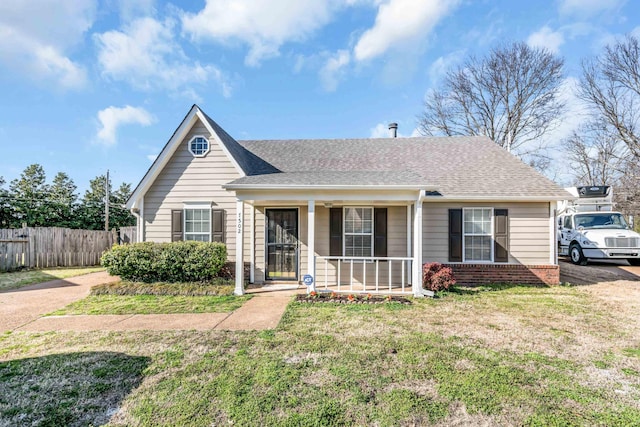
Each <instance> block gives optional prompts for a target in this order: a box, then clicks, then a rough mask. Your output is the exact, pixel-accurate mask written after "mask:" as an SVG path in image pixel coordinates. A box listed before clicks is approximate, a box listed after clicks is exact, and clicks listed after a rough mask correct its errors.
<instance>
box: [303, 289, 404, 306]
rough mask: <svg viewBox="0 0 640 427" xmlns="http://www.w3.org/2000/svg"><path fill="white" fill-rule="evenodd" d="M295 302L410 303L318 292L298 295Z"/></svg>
mask: <svg viewBox="0 0 640 427" xmlns="http://www.w3.org/2000/svg"><path fill="white" fill-rule="evenodd" d="M296 301H297V302H306V303H335V304H385V303H399V304H411V301H410V300H409V299H407V298H405V297H400V296H395V295H385V296H382V295H371V294H339V293H335V292H331V293H325V292H318V293H316V294H298V295H296Z"/></svg>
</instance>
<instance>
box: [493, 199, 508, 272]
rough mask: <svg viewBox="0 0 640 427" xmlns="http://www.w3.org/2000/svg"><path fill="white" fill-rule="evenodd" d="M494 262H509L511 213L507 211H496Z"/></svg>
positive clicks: (494, 212)
mask: <svg viewBox="0 0 640 427" xmlns="http://www.w3.org/2000/svg"><path fill="white" fill-rule="evenodd" d="M493 214H494V217H495V218H494V231H495V232H494V235H495V240H494V243H493V260H494V261H495V262H508V261H509V211H508V210H507V209H495V210H494V211H493Z"/></svg>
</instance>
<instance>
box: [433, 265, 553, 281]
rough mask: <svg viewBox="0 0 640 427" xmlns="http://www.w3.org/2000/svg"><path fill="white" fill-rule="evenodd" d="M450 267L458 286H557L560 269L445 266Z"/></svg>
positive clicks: (504, 266)
mask: <svg viewBox="0 0 640 427" xmlns="http://www.w3.org/2000/svg"><path fill="white" fill-rule="evenodd" d="M445 265H447V266H448V267H451V269H452V270H453V274H454V275H455V278H456V281H457V283H458V284H460V285H469V286H475V285H482V284H487V283H522V284H526V285H557V284H559V283H560V267H559V266H557V265H520V264H445Z"/></svg>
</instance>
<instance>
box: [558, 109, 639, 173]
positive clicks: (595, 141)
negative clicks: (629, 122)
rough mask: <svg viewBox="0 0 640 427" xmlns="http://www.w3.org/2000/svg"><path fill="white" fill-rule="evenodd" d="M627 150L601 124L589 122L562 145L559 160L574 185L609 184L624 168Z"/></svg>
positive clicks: (604, 124) (605, 126) (601, 122)
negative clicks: (565, 167) (566, 167)
mask: <svg viewBox="0 0 640 427" xmlns="http://www.w3.org/2000/svg"><path fill="white" fill-rule="evenodd" d="M627 155H628V150H627V148H626V146H625V145H624V144H622V143H621V142H620V140H619V139H618V138H616V137H615V136H614V135H612V132H611V130H610V129H609V127H608V126H607V123H605V122H604V121H602V120H600V121H592V122H589V123H586V124H584V125H582V126H581V127H580V128H579V129H578V130H575V131H573V133H572V134H571V136H570V137H569V138H567V139H566V140H565V141H564V143H563V156H564V157H563V160H565V161H567V162H568V163H569V165H570V170H571V171H572V174H573V177H574V179H575V183H576V184H578V185H613V184H615V183H617V182H618V180H619V179H620V177H621V176H622V174H623V172H624V169H625V168H626V159H627Z"/></svg>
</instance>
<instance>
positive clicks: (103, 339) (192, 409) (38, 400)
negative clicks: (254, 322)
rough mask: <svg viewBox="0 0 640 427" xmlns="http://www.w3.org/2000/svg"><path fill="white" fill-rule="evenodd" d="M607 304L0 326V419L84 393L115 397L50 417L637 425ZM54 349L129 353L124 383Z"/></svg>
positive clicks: (626, 348) (623, 343)
mask: <svg viewBox="0 0 640 427" xmlns="http://www.w3.org/2000/svg"><path fill="white" fill-rule="evenodd" d="M619 292H621V295H624V293H623V292H624V290H620V291H619ZM265 298H266V297H265ZM616 301H617V300H616ZM616 304H617V310H616V311H612V310H611V307H609V306H607V305H606V304H603V303H602V302H601V301H599V300H597V299H595V297H593V296H591V295H590V294H588V293H587V292H585V291H583V290H580V289H579V288H574V287H572V288H568V287H562V288H560V287H556V288H526V287H511V288H508V289H501V290H492V291H487V292H479V293H476V294H473V295H469V294H455V293H449V294H446V295H444V296H443V297H442V298H440V299H435V300H431V299H420V300H415V301H414V303H413V304H412V305H410V306H401V307H402V309H398V310H390V309H389V308H388V307H387V306H386V305H367V306H350V305H342V304H299V303H292V304H290V305H289V307H288V308H287V311H286V312H285V315H284V317H283V320H282V322H281V323H280V325H279V326H278V327H277V328H276V329H274V330H268V331H260V332H250V331H248V332H231V331H200V332H197V331H172V332H157V331H156V332H152V331H147V332H143V331H135V332H111V333H108V332H89V333H87V332H51V333H24V332H14V333H11V334H6V335H3V336H0V399H3V398H4V401H0V411H4V412H0V425H3V424H7V425H13V424H16V421H15V420H18V419H19V418H17V417H19V416H20V414H27V416H28V417H29V418H26V419H27V421H28V422H29V423H30V424H35V425H46V424H47V423H48V424H49V425H52V424H53V425H55V423H53V422H52V421H50V420H49V418H47V415H46V413H45V411H43V410H42V409H41V408H43V407H47V408H51V410H53V408H52V406H53V405H51V403H50V402H52V401H53V398H51V397H50V396H55V397H56V398H57V399H58V400H59V401H61V402H68V403H65V404H67V405H68V407H69V408H81V407H83V406H84V405H85V400H84V398H83V397H82V396H83V393H85V390H89V391H87V393H89V395H95V396H100V397H101V399H102V400H103V401H109V402H112V403H111V404H109V405H106V404H105V405H102V406H100V405H99V403H91V405H90V406H92V405H93V406H96V407H97V409H95V410H94V411H92V412H91V411H90V413H89V414H86V415H85V414H83V413H79V412H78V411H76V412H71V413H66V414H63V416H61V418H60V420H61V422H60V423H59V424H68V425H74V424H75V425H88V424H93V425H97V424H102V423H105V422H107V420H108V425H112V426H116V425H118V426H120V425H138V426H174V425H184V426H210V425H230V424H233V425H242V426H262V425H269V426H335V425H363V426H364V425H378V426H396V425H432V424H438V425H524V426H548V425H555V426H592V425H602V426H605V425H606V426H630V425H640V376H638V372H640V357H638V354H639V353H638V339H639V336H638V332H637V331H638V327H637V325H638V323H639V322H638V319H637V315H636V312H635V311H633V310H630V311H629V315H628V316H626V317H625V315H624V313H625V310H624V308H625V307H634V305H633V304H635V303H634V302H630V303H629V304H630V305H628V306H625V305H624V304H626V301H625V300H620V301H619V302H616ZM612 334H613V335H612ZM63 352H64V353H69V354H72V355H74V354H93V352H95V353H98V354H114V353H116V354H123V355H127V357H130V358H134V359H133V360H134V361H135V363H133V364H134V365H135V367H134V368H133V372H128V373H127V371H126V367H125V366H123V367H122V368H121V369H122V371H123V373H122V375H121V377H125V376H126V377H128V376H129V375H130V376H131V377H132V378H133V383H134V384H135V387H132V386H131V385H127V386H126V387H124V389H121V390H120V391H118V392H117V393H116V392H114V391H113V389H112V388H109V387H108V385H109V384H113V381H110V379H114V378H118V372H119V369H114V368H112V367H111V366H113V363H112V364H110V363H109V362H108V359H107V360H98V361H97V362H96V363H94V364H93V365H92V366H91V368H90V369H87V368H86V367H85V365H86V364H87V360H86V358H83V357H78V356H73V357H69V358H62V357H60V358H56V357H54V356H55V355H56V354H59V353H63ZM52 355H54V356H52ZM137 358H140V359H137ZM2 360H4V362H2ZM7 365H11V368H10V369H9V368H7ZM16 371H19V372H21V374H20V375H14V374H12V373H13V372H16ZM69 375H73V376H71V377H70V376H69ZM41 384H58V385H57V386H54V385H52V386H47V387H42V386H41ZM30 386H35V387H36V388H35V389H33V390H30V389H29V387H30ZM2 387H4V389H2ZM38 387H41V388H39V389H38ZM69 387H71V390H69ZM3 392H5V393H3ZM92 393H93V394H92ZM2 396H5V397H2ZM65 399H67V400H65ZM16 402H20V404H19V405H16V404H15V403H16ZM3 405H4V406H3ZM107 407H109V408H120V409H119V411H118V412H117V413H116V414H115V415H114V412H113V410H112V411H111V412H110V411H109V410H108V409H107ZM14 408H17V409H14ZM105 414H106V415H105ZM107 415H109V416H111V415H113V417H112V418H110V419H109V418H108V417H107ZM105 417H107V418H105ZM40 420H43V421H40Z"/></svg>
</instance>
